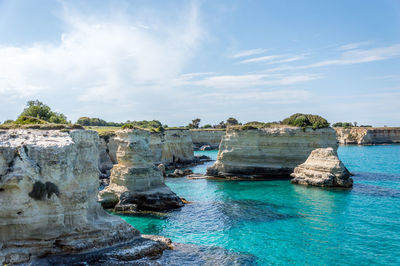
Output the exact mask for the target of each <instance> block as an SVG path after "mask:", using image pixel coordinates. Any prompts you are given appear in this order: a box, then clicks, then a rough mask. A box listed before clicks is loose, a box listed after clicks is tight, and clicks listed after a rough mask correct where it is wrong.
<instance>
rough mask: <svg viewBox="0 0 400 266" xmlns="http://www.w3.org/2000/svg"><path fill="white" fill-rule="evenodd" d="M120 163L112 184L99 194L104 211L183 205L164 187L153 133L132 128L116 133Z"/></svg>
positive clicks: (112, 172)
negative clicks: (155, 157)
mask: <svg viewBox="0 0 400 266" xmlns="http://www.w3.org/2000/svg"><path fill="white" fill-rule="evenodd" d="M116 134H117V137H115V138H114V140H115V141H117V142H118V144H119V145H118V151H117V160H118V164H117V165H115V166H114V168H113V169H112V170H111V177H110V185H109V186H108V187H106V188H105V189H104V190H102V191H100V193H99V201H100V202H101V204H102V205H103V207H104V208H114V206H115V205H117V204H119V206H121V205H126V204H135V205H137V209H138V210H169V209H175V208H179V207H182V206H183V203H182V201H181V200H180V198H179V197H178V196H177V195H176V194H175V193H174V192H172V191H171V189H170V188H168V187H167V186H166V185H165V184H164V178H163V175H162V173H161V171H160V170H159V169H158V168H157V167H156V166H155V165H154V163H153V155H152V152H151V150H150V148H149V141H150V133H149V132H148V131H146V130H140V129H130V130H120V131H117V132H116Z"/></svg>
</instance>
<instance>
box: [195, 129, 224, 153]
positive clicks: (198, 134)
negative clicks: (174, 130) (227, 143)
mask: <svg viewBox="0 0 400 266" xmlns="http://www.w3.org/2000/svg"><path fill="white" fill-rule="evenodd" d="M190 134H191V136H192V140H193V145H194V148H195V149H196V150H198V149H200V148H201V147H202V146H204V145H209V146H210V147H211V148H212V149H218V147H219V144H220V143H221V139H222V137H223V136H224V135H225V130H205V129H201V130H196V129H193V130H190Z"/></svg>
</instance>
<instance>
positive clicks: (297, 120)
mask: <svg viewBox="0 0 400 266" xmlns="http://www.w3.org/2000/svg"><path fill="white" fill-rule="evenodd" d="M282 124H283V125H289V126H295V127H302V128H306V127H312V128H313V129H317V128H324V127H329V123H328V121H327V120H326V119H325V118H323V117H321V116H319V115H311V114H300V113H297V114H294V115H291V116H290V117H288V118H285V119H284V120H283V121H282Z"/></svg>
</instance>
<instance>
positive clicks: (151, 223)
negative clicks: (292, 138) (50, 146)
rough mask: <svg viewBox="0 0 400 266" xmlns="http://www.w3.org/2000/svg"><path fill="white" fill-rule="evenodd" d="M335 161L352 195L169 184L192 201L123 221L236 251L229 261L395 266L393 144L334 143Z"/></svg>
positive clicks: (398, 194) (397, 229) (399, 159)
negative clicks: (349, 176)
mask: <svg viewBox="0 0 400 266" xmlns="http://www.w3.org/2000/svg"><path fill="white" fill-rule="evenodd" d="M199 153H200V152H199ZM201 153H202V154H207V155H212V156H213V158H215V157H216V154H217V152H216V151H205V152H201ZM339 156H340V158H341V160H342V161H343V162H344V164H345V165H346V166H347V167H348V168H349V170H350V171H351V172H353V173H355V176H354V188H353V189H352V190H339V189H330V190H329V189H321V188H312V187H304V186H296V185H291V184H290V183H289V181H253V182H251V181H226V182H224V181H213V180H188V179H186V178H178V179H168V180H167V184H168V186H170V187H171V189H172V190H173V191H175V192H176V193H177V194H178V195H180V196H182V197H184V198H186V199H187V200H190V201H192V202H193V203H192V204H188V205H186V206H185V207H183V208H182V209H181V210H177V211H172V212H169V213H167V214H165V215H159V216H157V215H143V216H123V218H124V219H125V220H126V221H128V222H129V223H131V224H132V225H133V226H134V227H136V228H138V229H139V230H140V231H141V232H142V233H144V234H158V235H163V236H167V237H170V238H171V239H172V240H173V241H174V242H177V243H185V244H195V245H199V246H206V247H222V248H225V249H227V250H230V251H234V252H236V253H238V254H243V256H244V258H245V259H242V260H238V259H236V260H234V261H230V262H229V264H248V265H251V264H258V265H285V264H286V265H287V264H296V265H343V264H345V265H366V264H374V265H400V146H399V145H387V146H341V147H340V148H339ZM211 164H212V162H211ZM205 167H206V166H204V165H203V166H196V167H194V168H193V169H194V171H195V172H204V171H205ZM183 261H184V259H183ZM221 261H222V260H221ZM225 263H226V262H225ZM182 264H183V263H182V261H179V262H178V261H176V265H182ZM187 264H188V265H190V264H191V263H190V262H187ZM214 264H215V263H214Z"/></svg>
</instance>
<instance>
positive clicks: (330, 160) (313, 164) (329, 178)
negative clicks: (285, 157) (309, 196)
mask: <svg viewBox="0 0 400 266" xmlns="http://www.w3.org/2000/svg"><path fill="white" fill-rule="evenodd" d="M291 176H292V177H293V179H292V180H291V182H292V183H293V184H301V185H311V186H319V187H345V188H350V187H352V186H353V179H352V178H350V173H349V171H348V170H347V169H346V167H345V166H344V165H343V163H342V162H341V161H340V160H339V158H338V155H337V153H336V151H335V150H334V149H332V148H325V149H316V150H313V151H312V152H311V154H310V156H309V157H308V158H307V161H306V162H305V163H303V164H301V165H299V166H297V167H296V168H295V169H294V173H292V174H291Z"/></svg>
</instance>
